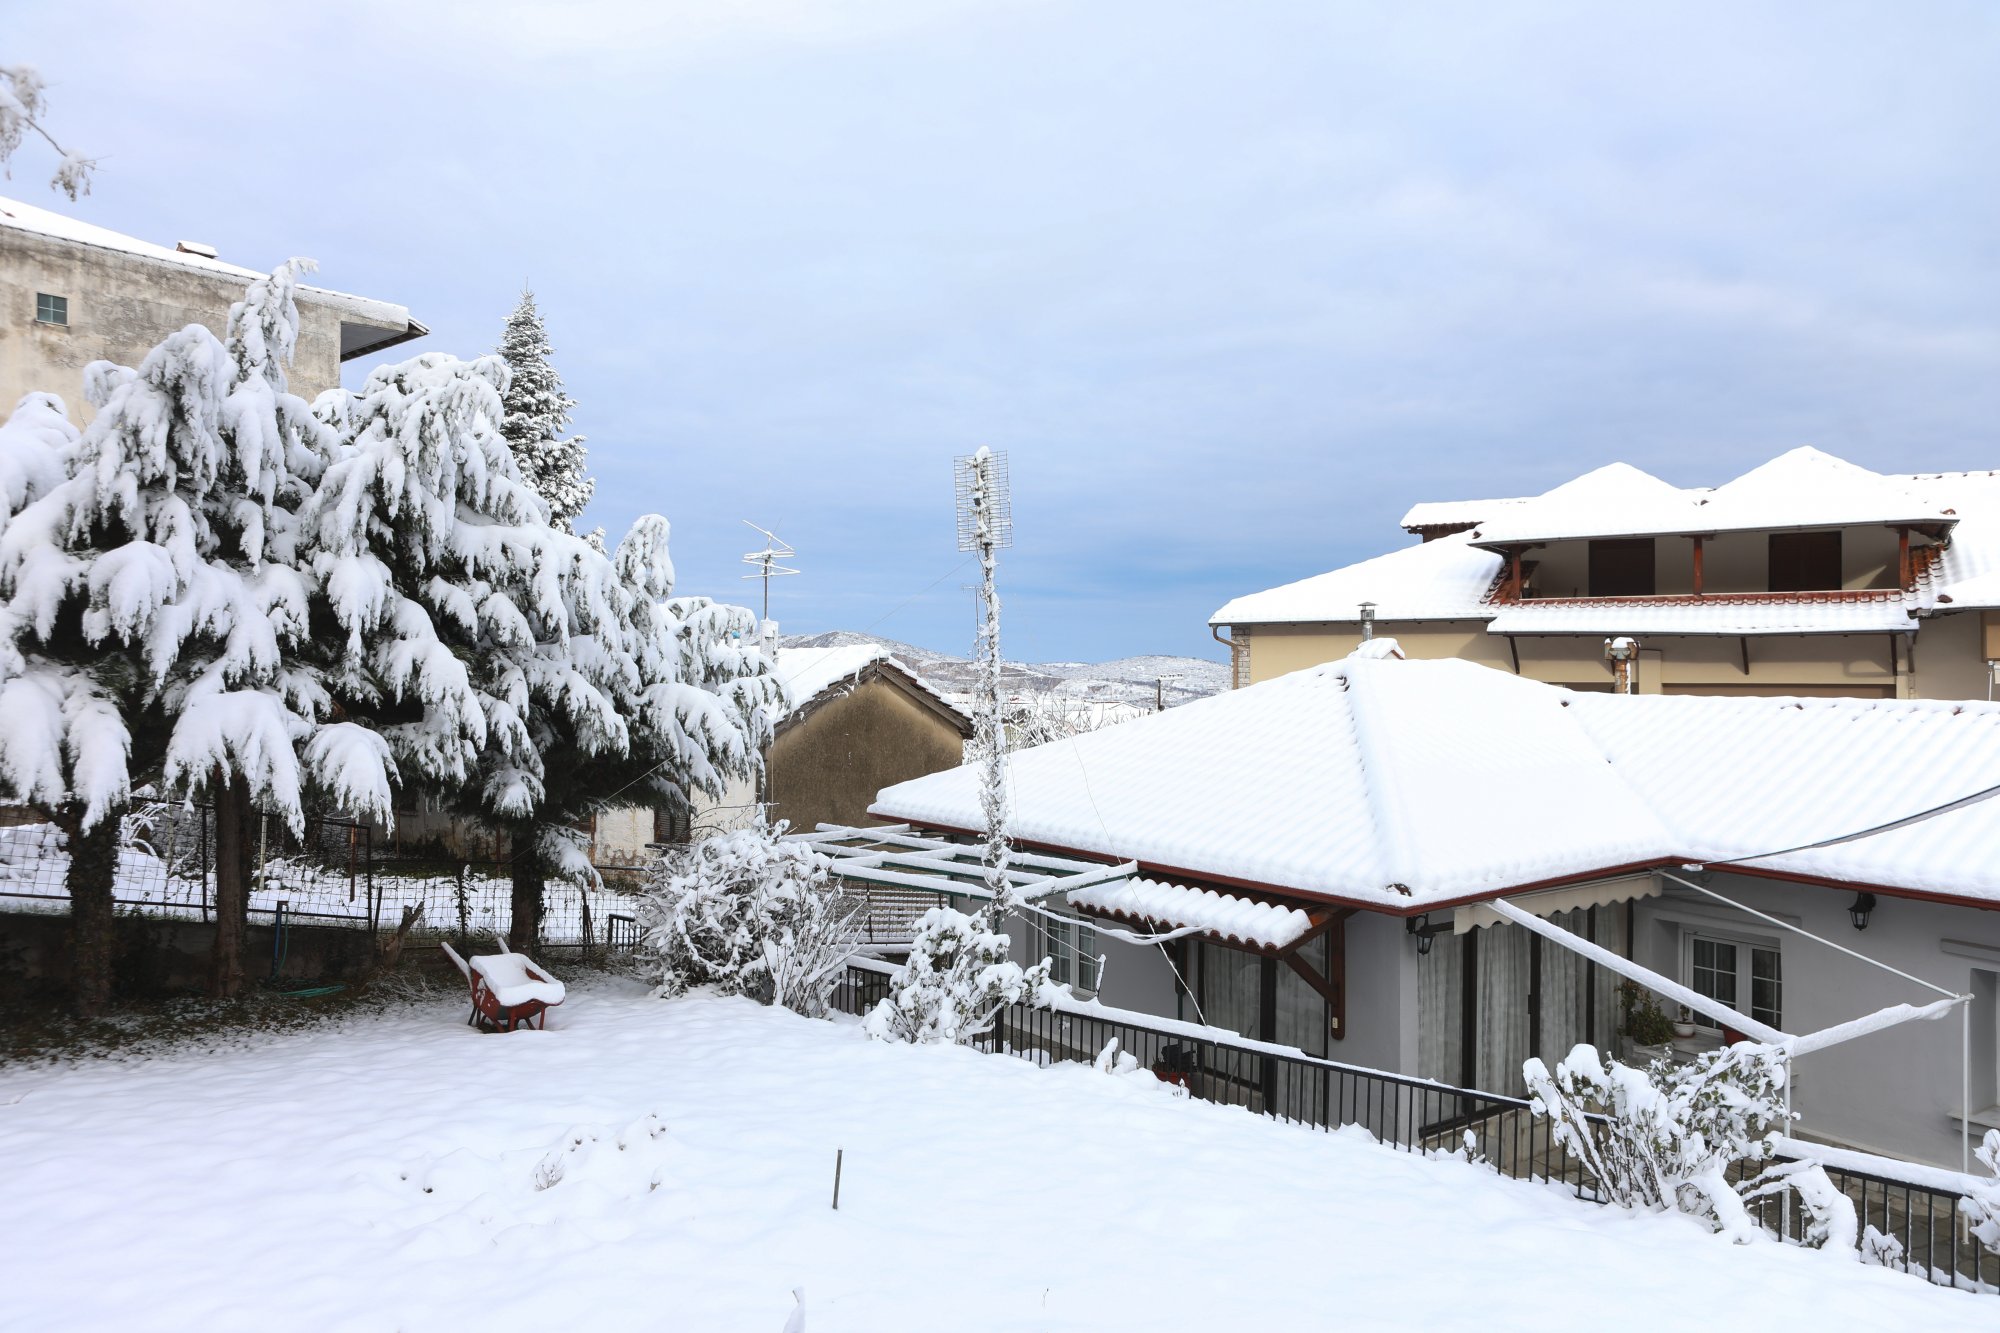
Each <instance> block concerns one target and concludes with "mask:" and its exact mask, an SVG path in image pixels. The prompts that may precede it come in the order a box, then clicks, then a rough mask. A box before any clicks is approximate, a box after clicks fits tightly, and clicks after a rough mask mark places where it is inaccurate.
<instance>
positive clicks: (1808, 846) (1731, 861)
mask: <svg viewBox="0 0 2000 1333" xmlns="http://www.w3.org/2000/svg"><path fill="white" fill-rule="evenodd" d="M1995 796H2000V783H1995V784H1994V785H1993V786H1991V787H1982V788H1981V789H1979V790H1978V791H1976V792H1973V793H1972V794H1971V795H1969V796H1961V797H1959V798H1958V799H1957V800H1955V801H1946V802H1945V803H1944V804H1943V805H1934V806H1932V807H1930V808H1929V809H1928V810H1919V811H1917V812H1916V813H1915V814H1913V815H1904V816H1903V817H1902V818H1901V819H1892V820H1890V821H1889V822H1888V823H1886V824H1876V825H1874V826H1873V827H1871V828H1865V829H1860V830H1857V831H1856V832H1853V833H1842V834H1840V835H1838V836H1837V837H1832V838H1821V839H1820V840H1819V841H1818V842H1802V843H1800V844H1799V845H1798V846H1796V847H1785V848H1781V849H1779V850H1778V851H1774V852H1752V853H1750V854H1749V855H1748V856H1732V857H1730V858H1728V859H1727V860H1723V861H1702V862H1697V863H1695V864H1694V865H1692V866H1691V867H1690V868H1691V869H1697V870H1703V869H1708V868H1710V867H1713V866H1733V865H1740V864H1742V863H1743V862H1745V861H1761V860H1763V859H1764V858H1766V857H1770V856H1790V855H1791V854H1792V853H1793V852H1811V851H1817V850H1818V849H1819V848H1821V847H1837V846H1839V845H1840V844H1841V843H1844V842H1859V841H1860V840H1861V839H1863V838H1872V837H1874V836H1875V835H1876V834H1878V833H1889V832H1892V831H1894V830H1896V829H1899V828H1908V827H1910V826H1911V825H1912V824H1921V823H1923V822H1924V821H1925V820H1927V819H1936V818H1937V817H1938V816H1939V815H1948V814H1950V813H1951V812H1952V811H1954V810H1963V809H1965V808H1966V807H1967V806H1969V805H1977V804H1979V802H1981V801H1985V800H1990V799H1992V798H1993V797H1995Z"/></svg>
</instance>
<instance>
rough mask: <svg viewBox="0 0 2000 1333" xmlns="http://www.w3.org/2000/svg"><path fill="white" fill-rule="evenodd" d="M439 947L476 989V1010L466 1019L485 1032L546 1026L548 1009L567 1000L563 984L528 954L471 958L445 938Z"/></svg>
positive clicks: (503, 954)
mask: <svg viewBox="0 0 2000 1333" xmlns="http://www.w3.org/2000/svg"><path fill="white" fill-rule="evenodd" d="M438 947H439V948H441V949H443V950H444V952H445V956H446V957H447V958H449V959H451V961H452V962H453V963H454V964H456V965H457V967H458V970H459V971H460V972H461V973H463V974H464V975H465V981H466V984H467V985H468V986H470V987H471V988H472V1013H471V1015H470V1016H469V1017H468V1018H467V1019H466V1020H465V1021H466V1022H467V1023H468V1024H471V1025H473V1026H476V1027H478V1028H480V1029H481V1030H483V1031H486V1032H512V1031H513V1030H514V1029H516V1028H520V1027H535V1028H539V1027H543V1026H546V1024H547V1022H548V1017H547V1016H548V1011H549V1010H551V1009H553V1008H555V1007H556V1006H557V1005H559V1004H561V1003H562V1002H563V998H564V995H565V992H564V990H563V984H562V983H561V982H560V981H557V980H556V979H555V978H554V977H552V976H550V975H549V974H548V973H547V972H545V971H543V970H542V969H541V968H540V967H537V966H536V965H535V963H534V961H533V960H532V959H530V958H529V957H528V956H527V955H526V954H522V953H497V954H479V955H477V956H475V957H473V958H469V959H467V958H460V957H459V956H458V951H457V950H456V949H454V948H452V947H451V945H449V944H446V943H445V942H444V941H442V940H440V941H439V942H438ZM502 947H503V948H504V946H502Z"/></svg>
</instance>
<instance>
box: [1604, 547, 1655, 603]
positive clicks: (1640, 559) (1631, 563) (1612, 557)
mask: <svg viewBox="0 0 2000 1333" xmlns="http://www.w3.org/2000/svg"><path fill="white" fill-rule="evenodd" d="M1653 589H1654V581H1653V539H1652V538H1651V537H1632V538H1623V537H1621V538H1619V539H1618V540H1616V541H1602V542H1592V543H1591V544H1590V595H1591V596H1592V597H1651V596H1652V595H1653Z"/></svg>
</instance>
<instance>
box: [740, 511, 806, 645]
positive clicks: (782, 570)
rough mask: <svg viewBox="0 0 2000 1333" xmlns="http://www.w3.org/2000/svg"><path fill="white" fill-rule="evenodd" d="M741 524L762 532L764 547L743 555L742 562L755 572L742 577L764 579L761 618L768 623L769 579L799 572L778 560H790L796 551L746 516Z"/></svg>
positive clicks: (773, 533) (769, 615) (769, 611)
mask: <svg viewBox="0 0 2000 1333" xmlns="http://www.w3.org/2000/svg"><path fill="white" fill-rule="evenodd" d="M743 525H744V526H745V527H747V528H751V529H754V530H755V531H757V532H761V533H763V534H764V549H763V550H761V551H751V552H749V553H748V554H747V555H745V556H744V557H743V563H744V564H746V565H750V566H753V567H754V568H755V569H756V571H757V572H756V573H754V574H745V575H744V576H743V577H744V578H746V579H762V580H763V581H764V614H763V616H762V617H761V619H762V620H763V621H764V622H766V623H768V622H769V621H770V619H771V580H772V579H774V578H782V577H784V576H785V575H787V574H796V573H798V572H799V571H798V570H796V569H791V568H788V567H787V566H785V565H781V564H779V563H778V562H779V561H780V560H790V559H792V558H793V557H795V556H797V555H798V552H797V551H794V550H793V549H792V548H791V547H790V546H787V545H786V544H785V542H784V540H783V539H782V538H781V537H779V536H778V534H777V533H775V532H772V531H771V530H770V529H769V528H760V527H758V526H757V525H756V524H755V523H752V522H751V521H750V520H749V519H747V518H746V519H744V520H743Z"/></svg>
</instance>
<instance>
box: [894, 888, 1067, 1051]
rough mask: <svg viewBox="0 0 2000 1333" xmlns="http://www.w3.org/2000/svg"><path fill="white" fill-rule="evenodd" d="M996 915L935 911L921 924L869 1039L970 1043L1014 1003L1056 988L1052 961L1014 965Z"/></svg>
mask: <svg viewBox="0 0 2000 1333" xmlns="http://www.w3.org/2000/svg"><path fill="white" fill-rule="evenodd" d="M989 919H990V918H989V917H988V916H987V914H985V913H982V914H980V915H979V916H967V915H966V914H965V913H963V912H957V911H953V910H952V909H951V908H949V907H933V908H931V909H930V910H929V911H928V912H925V913H924V914H923V916H922V917H921V918H919V919H918V921H917V930H916V934H915V935H914V936H913V937H912V939H911V943H910V956H909V959H908V961H907V962H905V963H904V964H903V966H902V967H901V968H900V969H899V970H898V971H897V972H896V975H895V977H894V978H893V979H892V980H891V981H890V983H889V994H888V996H887V997H886V998H885V999H883V1000H882V1002H881V1003H880V1004H878V1005H876V1006H875V1008H874V1010H873V1011H872V1012H871V1013H870V1014H869V1015H868V1018H867V1022H866V1027H867V1030H868V1035H869V1036H871V1037H874V1038H877V1039H878V1040H881V1041H909V1042H933V1041H952V1042H959V1043H965V1042H970V1041H974V1040H976V1039H978V1038H979V1037H981V1036H983V1035H984V1034H985V1033H987V1032H989V1031H991V1030H992V1028H993V1021H994V1019H996V1018H998V1017H999V1016H1000V1011H1001V1010H1003V1009H1005V1008H1006V1007H1007V1006H1008V1005H1010V1004H1018V1003H1019V1002H1021V1001H1022V1000H1031V999H1034V998H1036V997H1038V996H1039V995H1040V993H1041V990H1042V988H1043V987H1044V986H1047V985H1048V984H1049V962H1048V960H1047V959H1046V958H1044V959H1043V960H1042V961H1041V962H1039V963H1037V964H1035V965H1034V966H1033V967H1028V968H1024V967H1022V966H1021V965H1020V964H1019V963H1010V962H1008V961H1007V948H1008V940H1007V937H1006V936H1005V935H1003V934H1001V933H1000V932H998V931H997V930H994V929H993V928H992V927H991V926H990V925H989V924H988V921H989Z"/></svg>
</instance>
